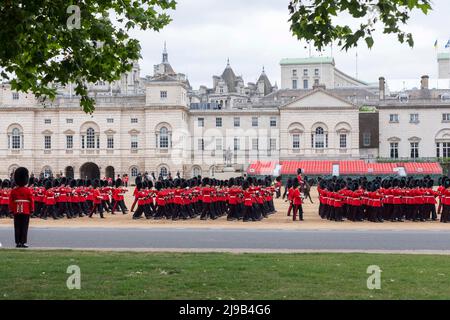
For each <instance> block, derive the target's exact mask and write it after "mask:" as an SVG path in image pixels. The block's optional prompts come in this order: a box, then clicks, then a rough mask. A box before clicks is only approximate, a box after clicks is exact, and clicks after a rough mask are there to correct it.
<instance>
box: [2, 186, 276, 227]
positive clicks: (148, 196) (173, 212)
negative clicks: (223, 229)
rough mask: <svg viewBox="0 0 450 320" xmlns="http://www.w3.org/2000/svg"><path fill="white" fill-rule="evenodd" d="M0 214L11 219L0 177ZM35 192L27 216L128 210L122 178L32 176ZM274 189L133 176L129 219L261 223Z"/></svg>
mask: <svg viewBox="0 0 450 320" xmlns="http://www.w3.org/2000/svg"><path fill="white" fill-rule="evenodd" d="M0 186H1V187H0V198H1V202H0V217H2V218H7V217H10V218H13V212H12V211H11V206H10V194H11V192H12V190H14V188H15V187H16V184H15V182H14V179H12V181H10V180H8V179H5V180H3V181H1V180H0ZM26 188H28V189H29V190H30V192H31V194H32V196H33V198H32V210H31V212H30V217H31V218H41V219H45V220H46V219H54V220H58V219H63V218H64V219H75V218H81V217H85V216H87V217H89V218H93V217H95V216H96V215H98V216H99V217H100V218H105V214H106V213H110V214H116V213H117V212H119V213H120V212H121V213H123V214H127V213H128V208H127V205H126V204H125V201H124V196H125V193H126V192H128V189H127V188H125V187H124V182H123V181H122V179H120V178H118V179H116V180H115V181H114V180H112V179H103V180H100V179H94V180H83V179H68V178H65V177H62V178H58V179H36V178H33V177H31V178H29V179H28V182H27V184H26ZM276 190H277V189H276V187H275V186H274V184H273V183H272V180H271V179H270V178H269V177H267V178H265V179H252V178H247V179H244V178H236V179H235V178H231V179H229V180H217V179H210V178H202V177H194V178H192V179H181V178H175V179H172V178H170V179H162V178H160V179H158V180H157V181H155V183H153V181H152V180H148V179H144V178H143V177H138V178H136V186H135V188H134V192H133V195H134V202H133V204H132V207H131V211H132V212H134V214H133V219H140V218H143V217H145V218H147V219H155V220H159V219H171V220H179V219H180V220H186V219H193V218H197V217H199V218H200V219H201V220H207V219H211V220H215V219H217V218H219V217H222V216H226V217H227V220H229V221H233V220H241V221H244V222H247V221H261V220H262V219H263V218H267V217H268V216H269V215H270V214H272V213H274V212H275V206H274V203H273V195H274V193H275V192H276Z"/></svg>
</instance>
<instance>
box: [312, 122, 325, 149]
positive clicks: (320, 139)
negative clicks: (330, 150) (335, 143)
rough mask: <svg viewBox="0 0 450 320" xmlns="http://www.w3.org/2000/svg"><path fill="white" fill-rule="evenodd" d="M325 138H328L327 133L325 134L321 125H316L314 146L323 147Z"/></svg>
mask: <svg viewBox="0 0 450 320" xmlns="http://www.w3.org/2000/svg"><path fill="white" fill-rule="evenodd" d="M325 140H328V135H326V136H325V132H324V130H323V128H322V127H318V128H317V129H316V131H315V134H314V148H316V149H323V148H325V145H326V144H327V143H326V141H325Z"/></svg>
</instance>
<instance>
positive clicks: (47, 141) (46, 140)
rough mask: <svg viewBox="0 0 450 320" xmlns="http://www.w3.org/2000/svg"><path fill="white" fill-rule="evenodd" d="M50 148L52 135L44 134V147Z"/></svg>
mask: <svg viewBox="0 0 450 320" xmlns="http://www.w3.org/2000/svg"><path fill="white" fill-rule="evenodd" d="M51 148H52V136H44V149H47V150H48V149H51Z"/></svg>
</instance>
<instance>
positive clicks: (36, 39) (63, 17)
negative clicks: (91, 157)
mask: <svg viewBox="0 0 450 320" xmlns="http://www.w3.org/2000/svg"><path fill="white" fill-rule="evenodd" d="M73 5H75V6H73ZM175 6H176V2H175V1H174V0H134V1H132V0H79V1H68V0H17V1H16V0H0V43H1V45H0V70H3V71H2V72H1V74H0V79H2V78H3V79H5V80H10V82H11V86H12V88H13V89H14V90H17V91H22V92H32V93H33V94H34V95H36V96H37V97H39V98H42V100H45V99H46V98H50V99H53V98H54V97H55V96H56V88H55V84H56V83H58V84H60V85H67V84H69V83H73V84H74V86H75V88H74V89H75V93H76V94H77V95H79V96H80V97H81V102H80V105H81V108H82V109H83V110H84V111H85V112H87V113H92V112H93V111H94V109H95V105H94V100H93V99H92V98H90V97H88V92H87V87H86V84H87V83H95V82H97V81H114V80H118V79H120V77H121V75H122V74H123V73H125V72H127V71H130V70H131V68H132V65H133V61H135V60H137V59H138V58H139V57H140V45H139V41H138V40H136V39H132V38H130V36H129V35H128V31H130V30H131V29H134V28H140V29H141V30H147V29H149V30H154V31H159V30H160V29H162V28H163V27H164V26H166V25H167V24H168V23H170V21H171V18H170V17H169V15H168V14H167V11H168V10H171V9H175ZM110 15H114V16H115V18H116V21H117V22H115V23H113V22H112V21H111V20H110V19H109V16H110Z"/></svg>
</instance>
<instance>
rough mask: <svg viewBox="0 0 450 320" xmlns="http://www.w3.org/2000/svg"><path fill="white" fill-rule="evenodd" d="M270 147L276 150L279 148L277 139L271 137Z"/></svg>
mask: <svg viewBox="0 0 450 320" xmlns="http://www.w3.org/2000/svg"><path fill="white" fill-rule="evenodd" d="M269 149H270V150H271V151H275V150H276V149H277V139H275V138H271V139H270V140H269Z"/></svg>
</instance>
